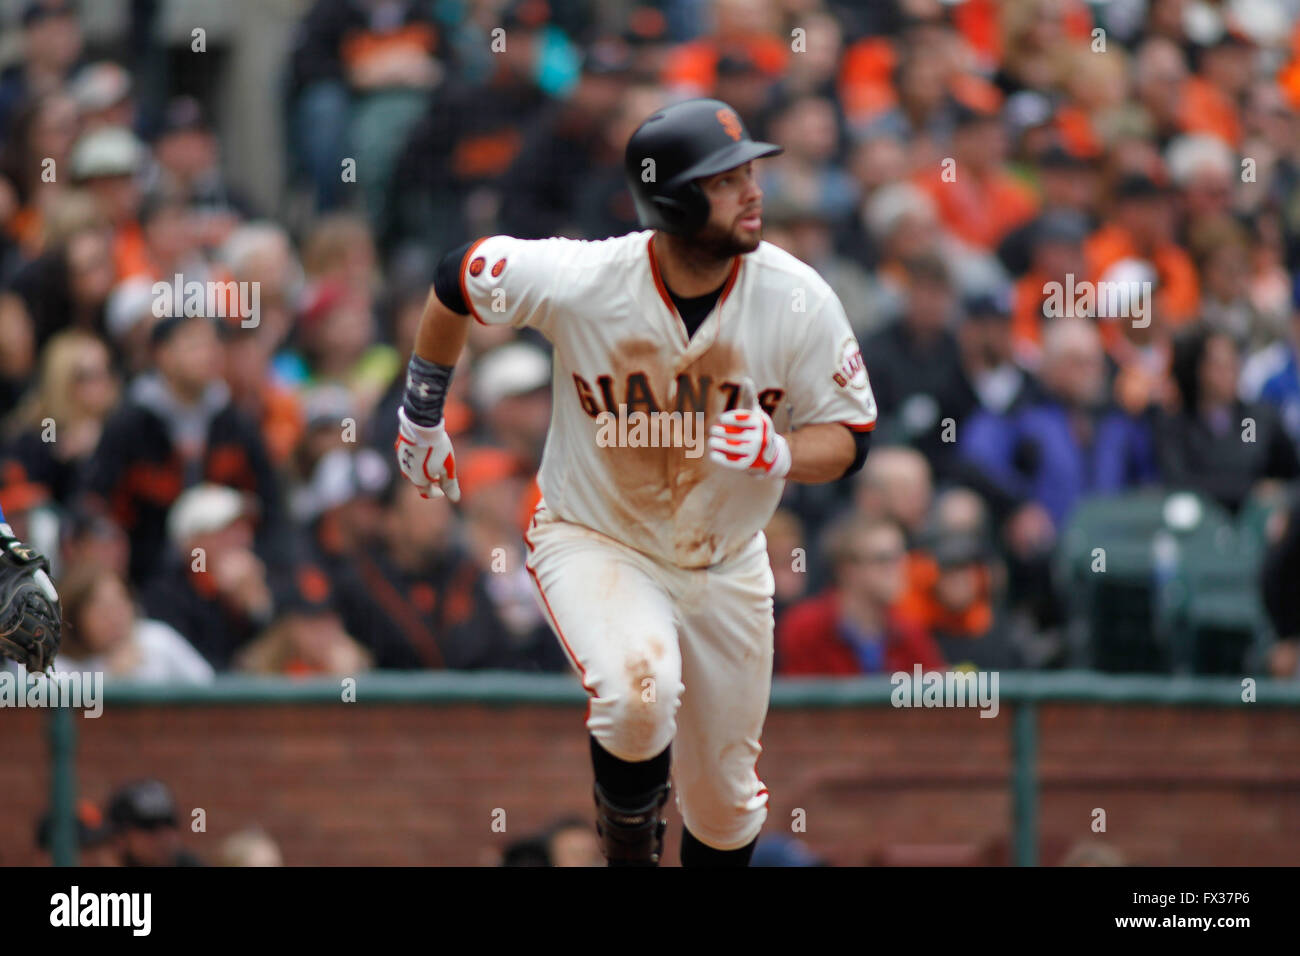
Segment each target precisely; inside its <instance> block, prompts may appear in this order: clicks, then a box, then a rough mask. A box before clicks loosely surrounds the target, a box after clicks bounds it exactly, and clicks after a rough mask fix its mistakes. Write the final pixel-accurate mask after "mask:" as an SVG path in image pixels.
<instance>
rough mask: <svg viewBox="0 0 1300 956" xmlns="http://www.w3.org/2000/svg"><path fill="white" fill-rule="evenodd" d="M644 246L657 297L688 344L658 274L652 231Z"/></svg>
mask: <svg viewBox="0 0 1300 956" xmlns="http://www.w3.org/2000/svg"><path fill="white" fill-rule="evenodd" d="M645 248H646V252H647V253H649V255H650V275H651V276H652V277H653V278H654V280H655V288H656V289H658V290H659V298H661V299H662V300H663V303H664V305H666V306H668V314H669V315H671V316H672V317H673V318H674V319H676V320H677V331H678V332H680V333H681V334H682V342H683V343H684V344H686V345H690V344H691V337H690V336H689V335H687V334H686V323H685V322H683V321H682V317H681V314H680V313H679V312H678V311H677V306H675V305H673V297H672V296H670V295H669V294H668V286H666V285H664V279H663V276H661V275H660V274H659V263H658V261H656V260H655V237H654V233H651V234H650V241H649V242H647V243H646V244H645Z"/></svg>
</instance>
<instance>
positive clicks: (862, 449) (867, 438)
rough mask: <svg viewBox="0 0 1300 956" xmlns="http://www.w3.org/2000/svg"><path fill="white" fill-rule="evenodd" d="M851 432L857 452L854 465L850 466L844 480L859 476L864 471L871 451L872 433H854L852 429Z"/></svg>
mask: <svg viewBox="0 0 1300 956" xmlns="http://www.w3.org/2000/svg"><path fill="white" fill-rule="evenodd" d="M849 432H850V434H852V435H853V447H854V448H856V449H857V452H856V454H854V456H853V464H851V465H849V468H848V471H846V472H844V474H843V475H842V476H841V477H843V478H847V477H849V475H853V474H857V473H858V472H859V471H861V470H862V466H863V464H864V463H865V462H866V460H867V452H868V451H869V450H870V449H871V432H859V431H854V430H853V429H852V428H850V429H849Z"/></svg>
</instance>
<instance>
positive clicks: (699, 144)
mask: <svg viewBox="0 0 1300 956" xmlns="http://www.w3.org/2000/svg"><path fill="white" fill-rule="evenodd" d="M779 152H781V147H780V146H776V145H774V144H773V143H760V142H756V141H755V140H752V139H750V138H749V131H748V130H746V129H745V124H744V123H743V122H741V119H740V117H739V116H738V115H737V114H736V111H735V110H733V109H732V108H731V107H730V106H728V105H727V104H726V103H724V102H722V101H721V100H709V99H699V100H686V101H685V102H683V103H677V104H674V105H673V106H669V107H666V108H665V109H662V110H659V111H658V112H657V113H654V114H653V115H651V116H650V118H649V119H647V120H646V121H645V122H644V123H642V124H641V125H640V126H638V127H637V131H636V132H635V133H633V134H632V138H631V139H629V140H628V141H627V152H626V153H625V154H624V156H623V167H624V171H625V172H626V173H627V182H628V186H629V188H630V189H631V190H632V199H633V200H634V201H635V202H636V213H637V216H638V217H639V218H640V220H641V225H642V227H643V228H645V229H662V230H663V231H664V232H671V233H676V234H678V235H690V234H691V233H693V232H695V231H696V230H698V229H699V228H700V227H701V226H703V225H704V224H705V223H706V222H707V221H708V219H709V200H708V197H707V196H705V195H704V191H703V190H702V189H700V187H699V184H698V183H696V182H695V180H697V179H702V178H704V177H706V176H712V175H714V174H716V173H720V172H723V171H724V170H728V169H735V168H736V167H737V166H743V165H744V164H745V163H747V162H749V161H750V160H751V159H758V158H759V157H760V156H772V155H774V154H776V153H779Z"/></svg>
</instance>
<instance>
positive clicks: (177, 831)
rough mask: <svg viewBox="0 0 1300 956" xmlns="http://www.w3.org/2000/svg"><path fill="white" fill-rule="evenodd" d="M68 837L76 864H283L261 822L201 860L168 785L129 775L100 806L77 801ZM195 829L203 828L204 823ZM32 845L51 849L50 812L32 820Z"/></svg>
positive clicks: (51, 851) (51, 852) (232, 836)
mask: <svg viewBox="0 0 1300 956" xmlns="http://www.w3.org/2000/svg"><path fill="white" fill-rule="evenodd" d="M73 820H74V822H73V830H72V840H73V844H74V846H75V847H76V852H77V854H78V856H77V865H78V866H95V867H103V866H127V867H141V866H148V867H153V866H184V867H189V866H205V865H208V864H212V865H215V866H283V865H284V858H283V856H282V855H281V852H280V847H279V846H278V845H277V844H276V842H275V841H274V840H273V839H272V838H271V837H270V835H269V834H268V833H267V832H266V831H265V830H263V829H262V828H261V827H257V826H251V827H246V828H245V829H242V830H237V831H235V832H233V833H231V834H229V835H228V836H227V837H226V838H225V839H223V840H222V841H221V842H220V843H219V844H218V845H217V847H216V850H215V855H214V856H213V857H212V858H211V859H209V860H205V859H203V858H202V857H200V856H198V855H197V854H196V853H194V852H193V851H192V850H190V849H188V848H187V847H186V846H185V841H184V839H183V838H182V832H183V831H182V824H183V823H189V821H185V820H184V818H183V815H182V813H181V812H180V810H179V809H178V807H177V806H176V798H175V797H174V796H173V795H172V791H171V788H170V787H168V786H167V784H166V783H164V782H163V781H161V780H158V779H156V778H145V779H140V780H132V781H130V782H128V783H124V784H122V785H121V786H119V787H117V789H115V790H113V792H112V793H110V794H109V795H108V798H107V800H106V801H105V803H104V805H103V806H100V805H99V804H97V803H95V802H94V801H92V800H80V801H78V803H77V805H76V807H75V808H74V813H73ZM195 832H206V820H204V823H203V828H202V829H196V831H195ZM36 845H37V846H38V847H39V848H40V850H41V851H42V853H45V854H49V855H50V856H51V857H52V856H53V855H54V854H55V833H54V816H53V814H51V813H47V814H45V815H44V816H43V817H41V819H40V820H39V821H37V824H36Z"/></svg>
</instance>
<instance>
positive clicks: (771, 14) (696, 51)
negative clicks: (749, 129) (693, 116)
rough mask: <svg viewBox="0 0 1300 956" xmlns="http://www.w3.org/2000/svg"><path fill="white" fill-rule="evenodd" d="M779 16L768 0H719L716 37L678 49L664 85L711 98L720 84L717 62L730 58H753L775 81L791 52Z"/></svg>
mask: <svg viewBox="0 0 1300 956" xmlns="http://www.w3.org/2000/svg"><path fill="white" fill-rule="evenodd" d="M775 14H776V9H775V6H774V5H773V4H770V3H768V2H767V0H717V2H715V3H714V4H713V15H714V26H713V31H712V33H710V34H709V35H708V36H705V37H700V38H699V39H697V40H694V41H692V42H690V43H683V44H681V45H679V46H677V47H674V48H673V49H672V50H671V51H670V52H669V54H668V56H667V58H666V60H665V62H664V70H663V76H662V77H661V82H662V83H663V84H664V85H665V86H667V87H669V88H670V89H672V90H674V91H676V92H678V93H681V94H683V95H686V96H709V95H711V94H712V92H713V89H714V87H715V85H716V84H717V80H718V61H719V60H720V59H722V58H723V57H724V56H727V55H728V54H732V55H737V56H741V57H747V58H749V59H751V60H752V61H753V62H754V64H755V65H756V66H757V67H758V69H759V70H761V71H762V72H763V73H764V74H765V75H766V76H768V77H770V78H772V79H776V78H777V77H778V76H779V75H780V74H781V72H782V71H783V70H784V69H785V65H786V61H787V60H788V59H789V56H790V48H789V46H788V45H787V43H786V41H785V40H784V39H783V38H782V37H781V35H780V34H779V33H778V29H779V27H780V24H779V23H778V22H777V20H776V15H775Z"/></svg>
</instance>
